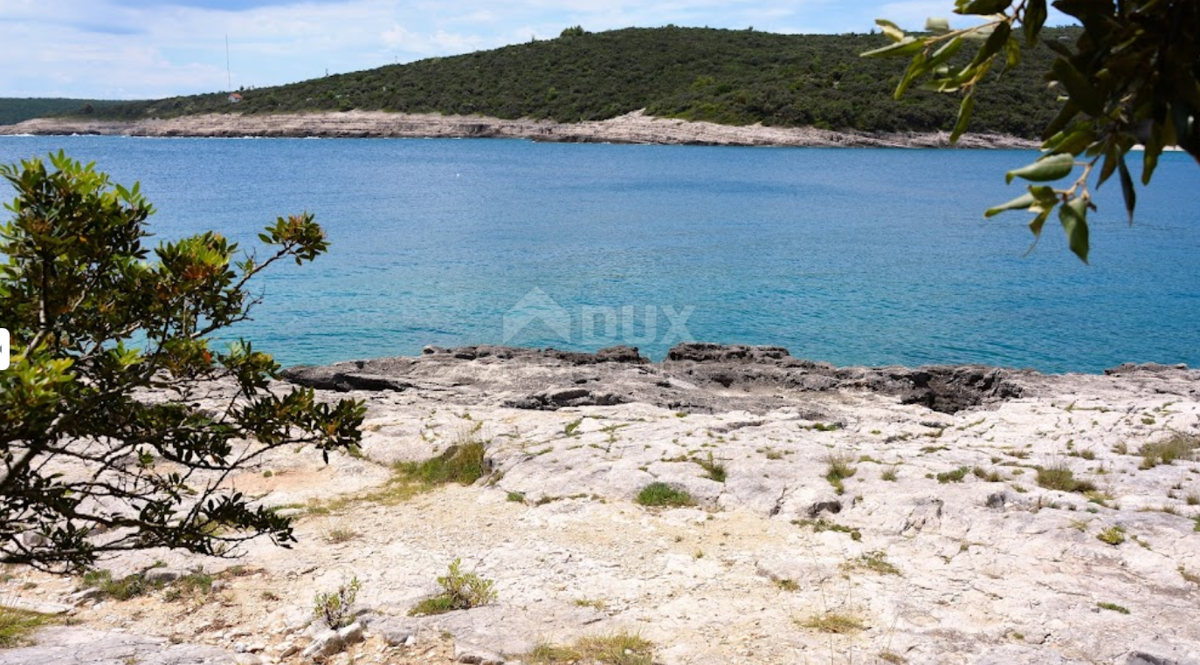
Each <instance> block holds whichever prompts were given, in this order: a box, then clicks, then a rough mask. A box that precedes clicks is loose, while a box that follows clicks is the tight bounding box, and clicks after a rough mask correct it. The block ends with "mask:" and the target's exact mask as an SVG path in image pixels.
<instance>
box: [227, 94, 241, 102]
mask: <svg viewBox="0 0 1200 665" xmlns="http://www.w3.org/2000/svg"><path fill="white" fill-rule="evenodd" d="M240 101H242V96H241V95H240V94H238V93H236V92H231V93H229V103H230V104H237V103H238V102H240Z"/></svg>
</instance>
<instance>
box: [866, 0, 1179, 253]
mask: <svg viewBox="0 0 1200 665" xmlns="http://www.w3.org/2000/svg"><path fill="white" fill-rule="evenodd" d="M1052 4H1053V6H1054V7H1055V8H1056V9H1058V10H1059V11H1061V12H1063V13H1064V14H1067V15H1069V16H1072V17H1074V18H1075V19H1077V20H1078V21H1079V22H1080V23H1081V24H1082V25H1083V31H1082V32H1081V33H1080V35H1079V37H1078V39H1077V40H1076V41H1075V44H1074V45H1073V46H1067V45H1065V44H1063V43H1061V42H1059V41H1057V40H1050V41H1045V42H1043V43H1044V44H1045V45H1046V46H1047V47H1048V48H1050V49H1051V50H1053V51H1054V52H1055V53H1056V54H1057V56H1058V57H1057V58H1056V59H1055V60H1054V61H1053V63H1052V65H1051V67H1050V68H1049V70H1048V71H1047V72H1046V73H1045V79H1046V80H1047V81H1048V82H1049V84H1050V85H1051V87H1052V88H1054V89H1055V90H1057V91H1058V92H1059V93H1060V96H1061V102H1062V106H1061V108H1060V110H1059V113H1058V115H1057V116H1056V117H1055V118H1054V119H1053V120H1052V121H1051V122H1049V123H1048V124H1047V125H1046V127H1044V128H1043V131H1042V139H1043V143H1042V151H1043V155H1042V157H1041V158H1039V160H1038V161H1037V162H1034V163H1033V164H1030V165H1028V166H1025V167H1022V168H1019V169H1014V170H1012V171H1009V172H1008V174H1007V176H1006V179H1007V181H1008V182H1010V183H1011V182H1012V180H1013V179H1014V178H1021V179H1022V180H1025V181H1028V182H1031V183H1035V184H1030V185H1028V186H1027V192H1026V193H1025V194H1023V195H1021V196H1019V197H1017V198H1015V199H1013V200H1011V201H1009V202H1007V203H1004V204H1001V205H999V206H996V207H993V208H990V209H989V210H988V211H987V212H986V213H985V215H986V216H987V217H991V216H993V215H996V214H999V213H1001V212H1004V211H1008V210H1026V211H1028V212H1031V213H1033V214H1034V218H1033V220H1032V222H1031V223H1030V225H1029V227H1030V230H1031V231H1032V232H1033V235H1034V238H1035V242H1036V239H1037V238H1040V237H1041V233H1042V227H1043V226H1044V224H1045V222H1046V220H1047V219H1049V216H1050V214H1051V213H1052V212H1054V211H1055V210H1056V209H1057V210H1058V218H1059V221H1060V223H1061V224H1062V227H1063V230H1064V232H1065V233H1066V236H1067V240H1068V242H1069V245H1070V248H1071V251H1072V252H1074V253H1075V255H1076V256H1078V257H1079V258H1080V260H1082V261H1083V262H1085V263H1086V262H1087V260H1088V220H1087V216H1088V211H1089V210H1093V211H1094V210H1096V206H1095V204H1093V203H1092V192H1091V189H1090V188H1089V184H1088V183H1089V182H1090V180H1091V177H1092V176H1093V174H1096V181H1095V188H1099V187H1100V186H1101V185H1103V184H1104V183H1105V182H1106V181H1107V180H1108V179H1109V178H1110V177H1112V175H1113V174H1117V175H1118V178H1119V180H1120V183H1121V193H1122V196H1123V197H1124V201H1125V210H1126V212H1127V213H1128V215H1129V222H1130V224H1132V223H1133V215H1134V209H1135V208H1136V206H1137V193H1136V191H1135V187H1134V180H1133V176H1132V175H1131V174H1130V170H1129V166H1128V164H1127V162H1126V156H1127V154H1128V153H1129V152H1130V151H1131V150H1133V149H1134V148H1135V146H1137V145H1142V146H1144V150H1143V157H1142V176H1141V180H1142V184H1143V185H1148V184H1149V183H1150V181H1151V178H1152V177H1153V174H1154V170H1155V168H1156V167H1157V165H1158V160H1159V157H1160V156H1161V155H1162V152H1163V151H1164V150H1165V149H1167V148H1168V147H1171V146H1178V147H1179V148H1180V149H1182V150H1185V151H1187V152H1188V153H1190V154H1191V155H1192V156H1193V157H1194V158H1196V160H1197V162H1200V120H1198V115H1200V65H1198V64H1197V63H1200V45H1198V43H1197V42H1198V38H1200V4H1198V3H1196V2H1194V1H1193V0H1127V1H1125V2H1118V3H1115V4H1114V3H1112V2H1096V1H1094V0H1056V1H1055V2H1053V3H1052ZM954 11H955V13H957V14H961V15H970V16H982V17H984V18H985V19H986V20H985V21H984V22H983V23H982V24H980V25H977V26H974V27H971V28H966V29H961V30H951V29H950V26H949V21H947V20H946V19H929V21H928V22H927V23H926V30H927V31H928V32H929V34H923V35H920V36H914V35H908V34H906V33H905V32H904V31H903V30H901V29H900V28H899V27H898V26H896V25H895V24H894V23H892V22H890V21H886V20H882V19H881V20H879V21H878V23H879V25H880V26H881V27H882V28H883V31H884V34H885V35H887V36H888V37H889V38H890V39H891V40H892V42H893V43H892V44H891V45H889V46H886V47H884V48H880V49H875V50H873V51H868V52H866V53H863V54H862V55H863V56H864V57H907V58H910V62H909V66H908V69H907V70H906V71H905V74H904V76H903V78H902V79H901V82H900V85H899V86H898V87H897V89H896V97H897V98H899V97H900V96H902V95H903V94H904V93H905V91H906V90H907V89H908V88H909V87H910V86H911V85H912V84H913V83H915V82H917V81H921V80H923V81H924V82H923V83H922V84H921V87H922V88H924V89H927V90H933V91H936V92H955V93H961V94H962V95H963V100H962V103H961V105H960V107H959V113H958V118H957V121H956V122H955V126H954V130H953V132H952V133H951V137H950V140H951V141H957V140H958V138H959V137H960V136H961V135H962V134H963V132H965V131H966V129H967V126H968V124H969V123H970V119H971V115H972V113H973V111H974V109H975V99H974V93H975V91H976V89H977V87H978V86H979V85H980V84H981V83H983V82H984V81H985V80H987V75H988V73H989V72H991V71H992V69H993V68H994V67H995V64H996V63H997V62H998V61H1000V60H1001V59H1003V66H1002V69H1001V72H1000V73H1001V74H1003V73H1005V72H1007V71H1009V70H1011V69H1012V68H1013V67H1016V66H1017V65H1018V64H1019V63H1020V60H1021V49H1022V44H1021V42H1020V40H1018V39H1017V34H1018V32H1020V33H1022V34H1023V36H1024V38H1025V39H1024V41H1025V45H1024V46H1025V47H1026V48H1027V47H1032V46H1034V45H1035V44H1037V43H1039V38H1040V36H1041V33H1042V28H1043V27H1044V25H1045V22H1046V19H1047V0H1017V1H1016V2H1014V1H1013V0H956V1H955V8H954ZM970 40H975V41H979V42H982V43H981V45H980V46H979V48H978V50H977V51H976V53H975V56H974V57H973V58H972V59H971V60H970V61H969V62H967V63H965V64H962V63H961V62H958V64H955V62H953V61H952V59H953V58H954V57H955V56H956V55H957V54H958V52H959V51H960V50H961V49H962V48H963V46H964V44H965V43H966V41H970ZM1076 168H1080V169H1081V174H1080V175H1079V176H1078V177H1077V178H1076V179H1075V180H1073V181H1070V182H1069V184H1067V185H1063V186H1060V187H1053V186H1051V185H1044V184H1037V183H1048V182H1056V181H1059V180H1063V179H1064V178H1068V177H1069V176H1070V175H1071V174H1072V173H1073V172H1074V171H1075V169H1076ZM1097 170H1098V173H1097Z"/></svg>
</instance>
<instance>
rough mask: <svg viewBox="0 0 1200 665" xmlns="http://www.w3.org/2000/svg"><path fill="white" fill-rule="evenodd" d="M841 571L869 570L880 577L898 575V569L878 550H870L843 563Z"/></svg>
mask: <svg viewBox="0 0 1200 665" xmlns="http://www.w3.org/2000/svg"><path fill="white" fill-rule="evenodd" d="M842 570H844V571H852V570H869V571H871V572H873V573H878V574H880V575H900V569H899V568H897V567H895V566H893V565H892V564H891V563H890V562H889V561H888V560H887V554H886V553H884V552H881V551H879V550H872V551H870V552H867V553H866V554H863V555H861V556H859V557H858V558H857V559H851V560H850V561H847V562H845V563H843V564H842Z"/></svg>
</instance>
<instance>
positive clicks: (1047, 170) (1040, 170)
mask: <svg viewBox="0 0 1200 665" xmlns="http://www.w3.org/2000/svg"><path fill="white" fill-rule="evenodd" d="M1074 168H1075V158H1074V157H1072V156H1071V155H1049V156H1047V157H1043V158H1041V159H1039V160H1038V161H1036V162H1034V163H1032V164H1029V165H1028V166H1022V167H1021V168H1019V169H1013V170H1011V171H1009V172H1008V173H1006V174H1004V180H1005V182H1008V183H1011V182H1012V181H1013V178H1023V179H1025V180H1029V181H1030V182H1049V181H1051V180H1058V179H1059V178H1065V177H1067V176H1068V175H1070V173H1071V171H1072V170H1073V169H1074Z"/></svg>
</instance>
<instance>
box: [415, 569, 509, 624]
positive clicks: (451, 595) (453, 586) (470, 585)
mask: <svg viewBox="0 0 1200 665" xmlns="http://www.w3.org/2000/svg"><path fill="white" fill-rule="evenodd" d="M437 581H438V584H439V585H441V587H442V593H440V594H438V595H436V596H433V597H432V598H426V599H425V600H422V601H421V602H419V603H417V604H416V605H415V606H413V608H412V609H411V610H410V611H409V614H410V615H412V616H421V615H429V614H444V613H446V612H453V611H455V610H469V609H471V608H472V607H479V606H480V605H487V604H488V603H491V602H494V601H495V600H496V591H495V588H494V587H495V585H496V583H495V582H494V581H492V580H487V579H484V578H482V577H480V576H479V575H476V574H475V573H464V572H462V559H455V560H454V561H452V562H451V563H450V570H449V572H448V573H447V574H446V575H444V576H442V577H439V578H437Z"/></svg>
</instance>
